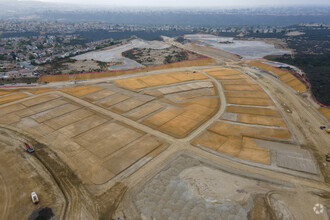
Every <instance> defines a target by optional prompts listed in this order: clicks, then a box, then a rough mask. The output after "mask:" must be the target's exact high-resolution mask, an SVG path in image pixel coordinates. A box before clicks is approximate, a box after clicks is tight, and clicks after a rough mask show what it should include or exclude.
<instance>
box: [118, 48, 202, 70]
mask: <svg viewBox="0 0 330 220" xmlns="http://www.w3.org/2000/svg"><path fill="white" fill-rule="evenodd" d="M123 56H125V57H127V58H130V59H132V60H135V61H136V62H138V63H141V64H142V65H144V66H153V65H161V64H167V63H174V62H180V61H184V60H190V59H197V58H201V56H200V55H198V54H195V53H191V52H189V51H185V50H183V49H180V48H177V47H173V46H171V47H169V48H166V49H150V48H149V49H147V48H133V49H131V50H128V51H125V52H123Z"/></svg>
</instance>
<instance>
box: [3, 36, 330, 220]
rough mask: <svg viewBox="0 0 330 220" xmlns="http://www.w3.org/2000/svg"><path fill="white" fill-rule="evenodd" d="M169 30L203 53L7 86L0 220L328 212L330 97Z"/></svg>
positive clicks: (319, 215)
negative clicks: (324, 99)
mask: <svg viewBox="0 0 330 220" xmlns="http://www.w3.org/2000/svg"><path fill="white" fill-rule="evenodd" d="M164 42H165V43H166V45H170V46H175V47H176V48H180V49H183V50H184V51H189V52H190V53H194V54H198V55H199V56H198V58H197V59H191V60H187V61H182V62H177V63H172V64H166V65H158V66H148V67H141V68H140V67H139V66H138V68H137V69H129V70H125V69H121V70H118V71H114V70H111V71H107V72H102V73H83V74H68V75H45V76H42V77H41V78H40V80H39V84H38V85H36V86H26V87H17V86H16V87H15V86H13V87H8V88H1V89H0V116H1V117H0V194H1V196H0V219H35V218H36V216H38V215H39V216H41V215H43V214H44V213H47V215H49V216H55V217H56V219H68V220H74V219H122V220H124V219H150V220H151V219H173V220H179V219H202V220H205V219H315V220H317V219H320V220H321V219H324V220H325V219H329V214H330V212H329V210H330V163H329V161H327V160H330V159H329V158H328V157H327V156H329V155H328V153H329V143H330V134H329V133H328V132H327V131H329V130H327V129H329V127H330V123H329V120H330V109H329V108H327V107H324V106H321V105H319V104H318V103H317V102H316V101H315V100H314V99H313V95H312V93H311V92H310V88H309V85H308V83H307V82H305V81H303V80H302V79H301V78H299V76H296V75H295V74H293V73H291V72H289V71H286V70H283V69H281V68H277V67H276V66H274V65H273V64H272V63H271V62H268V61H267V60H263V59H254V60H249V59H244V58H242V57H241V56H238V55H236V54H232V53H230V52H226V51H224V50H221V49H216V48H211V47H208V46H201V45H198V44H195V43H189V44H181V43H179V42H176V41H174V40H173V39H172V38H167V37H164ZM165 43H164V44H165ZM157 45H158V44H157ZM129 49H131V48H129ZM161 49H164V48H163V47H161ZM98 56H99V55H98ZM86 57H87V58H88V55H87V56H85V57H83V59H85V58H86ZM320 127H322V128H324V129H320ZM24 143H27V144H28V146H31V148H33V149H34V152H32V153H28V152H27V151H26V145H24ZM31 192H35V193H36V194H37V195H38V200H39V203H38V204H37V205H35V204H33V203H32V202H31V196H30V195H31ZM44 215H45V214H44Z"/></svg>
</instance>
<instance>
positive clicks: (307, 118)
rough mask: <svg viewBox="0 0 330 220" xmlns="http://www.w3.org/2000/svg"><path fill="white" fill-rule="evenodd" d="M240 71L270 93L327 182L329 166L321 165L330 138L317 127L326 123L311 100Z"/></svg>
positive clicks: (278, 83) (251, 71) (253, 72)
mask: <svg viewBox="0 0 330 220" xmlns="http://www.w3.org/2000/svg"><path fill="white" fill-rule="evenodd" d="M242 70H243V71H245V72H247V73H249V74H250V75H251V76H252V77H253V79H255V80H257V81H258V82H259V83H260V84H261V85H262V86H263V87H264V88H265V89H266V91H268V92H269V93H270V94H271V96H272V98H273V100H274V101H275V102H276V103H277V106H281V110H282V112H283V114H284V117H285V119H286V120H287V122H288V123H289V127H290V128H291V129H292V131H293V133H294V134H295V136H296V138H297V140H298V141H299V143H300V145H301V146H302V147H303V148H305V149H307V150H311V151H312V152H313V154H314V157H315V158H316V160H317V162H318V165H319V167H320V168H321V171H322V174H323V176H324V178H325V181H326V182H328V183H329V182H330V167H329V166H324V163H327V162H326V161H325V155H326V154H327V153H329V143H330V136H329V134H327V133H326V132H325V131H324V130H321V129H320V128H319V127H320V126H321V125H326V124H327V123H329V122H328V121H327V120H326V119H325V118H324V117H322V116H321V114H320V112H319V111H318V110H317V108H315V107H314V105H315V104H314V103H312V102H313V101H312V100H311V99H310V98H306V97H305V95H306V96H308V92H305V95H302V94H299V93H297V92H295V91H294V90H293V89H292V88H290V87H289V86H287V85H285V84H284V83H282V82H281V81H279V80H278V79H276V78H274V77H272V76H270V75H267V74H263V73H261V72H259V71H256V70H254V69H252V68H249V67H244V68H242ZM287 108H289V109H290V110H291V112H290V113H288V112H287V111H286V109H287Z"/></svg>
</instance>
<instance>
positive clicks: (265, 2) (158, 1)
mask: <svg viewBox="0 0 330 220" xmlns="http://www.w3.org/2000/svg"><path fill="white" fill-rule="evenodd" d="M0 1H1V0H0ZM39 1H43V2H65V3H80V4H93V5H117V6H150V7H164V6H165V7H229V6H236V7H237V6H242V7H243V6H244V7H247V6H248V7H252V6H270V5H271V6H280V5H294V4H299V5H304V4H306V5H316V4H318V5H320V4H322V5H329V4H330V1H329V0H313V1H311V0H39Z"/></svg>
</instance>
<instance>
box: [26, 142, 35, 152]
mask: <svg viewBox="0 0 330 220" xmlns="http://www.w3.org/2000/svg"><path fill="white" fill-rule="evenodd" d="M24 144H25V146H26V151H27V152H29V153H33V152H34V149H33V148H32V147H30V145H29V144H28V143H26V142H24Z"/></svg>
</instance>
